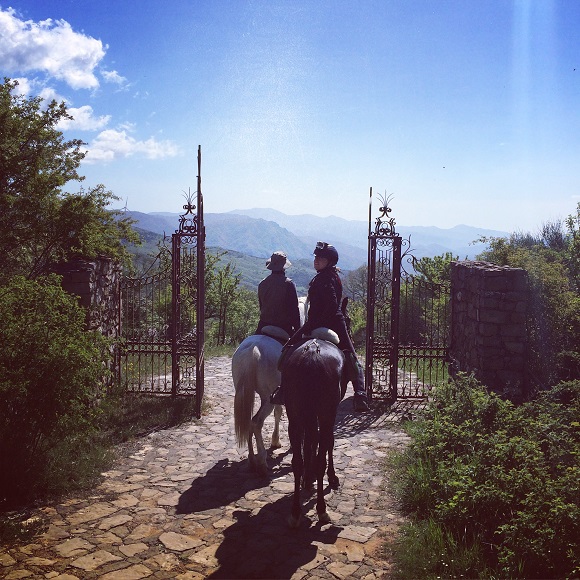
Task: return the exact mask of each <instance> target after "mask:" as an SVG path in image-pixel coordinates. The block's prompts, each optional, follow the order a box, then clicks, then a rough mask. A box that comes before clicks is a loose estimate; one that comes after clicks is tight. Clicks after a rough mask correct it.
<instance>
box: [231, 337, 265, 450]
mask: <svg viewBox="0 0 580 580" xmlns="http://www.w3.org/2000/svg"><path fill="white" fill-rule="evenodd" d="M255 351H256V349H254V348H252V349H251V350H250V351H246V352H245V356H244V358H243V359H241V360H239V363H241V366H242V368H240V369H239V371H240V372H238V373H236V375H237V377H235V388H236V394H235V396H234V429H235V433H236V442H237V444H238V447H243V446H244V445H247V443H248V436H249V434H250V428H251V425H252V412H253V410H254V389H255V385H256V380H257V373H256V367H257V365H256V358H255V357H256V356H259V353H257V352H255Z"/></svg>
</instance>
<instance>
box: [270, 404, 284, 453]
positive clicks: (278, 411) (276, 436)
mask: <svg viewBox="0 0 580 580" xmlns="http://www.w3.org/2000/svg"><path fill="white" fill-rule="evenodd" d="M281 418H282V407H281V406H280V405H274V431H273V433H272V449H280V447H282V443H280V419H281Z"/></svg>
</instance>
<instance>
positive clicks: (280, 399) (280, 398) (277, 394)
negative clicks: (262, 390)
mask: <svg viewBox="0 0 580 580" xmlns="http://www.w3.org/2000/svg"><path fill="white" fill-rule="evenodd" d="M270 403H272V404H273V405H283V404H284V391H283V390H282V387H281V386H280V387H276V390H275V391H274V392H273V393H272V394H271V395H270Z"/></svg>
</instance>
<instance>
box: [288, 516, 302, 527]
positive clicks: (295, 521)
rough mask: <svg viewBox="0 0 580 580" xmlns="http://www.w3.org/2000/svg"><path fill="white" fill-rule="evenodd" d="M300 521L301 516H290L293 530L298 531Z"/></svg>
mask: <svg viewBox="0 0 580 580" xmlns="http://www.w3.org/2000/svg"><path fill="white" fill-rule="evenodd" d="M300 519H301V518H300V516H298V517H297V518H295V517H294V516H292V515H290V516H288V525H289V526H290V527H291V528H293V529H296V528H297V527H298V526H299V525H300Z"/></svg>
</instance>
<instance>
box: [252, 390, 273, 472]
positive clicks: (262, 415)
mask: <svg viewBox="0 0 580 580" xmlns="http://www.w3.org/2000/svg"><path fill="white" fill-rule="evenodd" d="M273 407H274V405H272V403H270V401H264V400H262V404H261V405H260V408H259V409H258V412H257V413H256V414H255V415H254V416H253V417H252V430H253V432H254V437H255V439H256V471H257V472H258V473H259V474H260V475H267V474H268V464H267V462H266V457H267V453H266V448H265V447H264V438H263V437H262V428H263V427H264V421H265V419H266V417H267V416H268V415H269V414H270V413H271V412H272V408H273Z"/></svg>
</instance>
